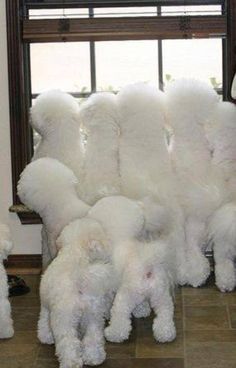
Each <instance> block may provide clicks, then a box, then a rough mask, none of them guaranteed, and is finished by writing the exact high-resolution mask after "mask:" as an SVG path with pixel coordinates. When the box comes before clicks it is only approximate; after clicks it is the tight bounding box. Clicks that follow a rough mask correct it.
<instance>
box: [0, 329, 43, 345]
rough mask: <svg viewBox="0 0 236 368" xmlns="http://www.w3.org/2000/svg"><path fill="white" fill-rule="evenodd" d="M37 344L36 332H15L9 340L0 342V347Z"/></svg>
mask: <svg viewBox="0 0 236 368" xmlns="http://www.w3.org/2000/svg"><path fill="white" fill-rule="evenodd" d="M15 344H39V340H38V338H37V331H36V330H35V331H30V330H29V331H16V330H15V333H14V336H13V337H12V338H11V339H3V340H0V345H15Z"/></svg>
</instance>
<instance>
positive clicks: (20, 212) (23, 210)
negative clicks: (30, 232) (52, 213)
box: [9, 204, 42, 225]
mask: <svg viewBox="0 0 236 368" xmlns="http://www.w3.org/2000/svg"><path fill="white" fill-rule="evenodd" d="M9 212H11V213H16V214H17V216H18V217H19V219H20V222H21V223H22V224H23V225H33V224H42V220H41V218H40V216H39V215H38V214H37V213H36V212H33V211H31V210H30V209H29V208H27V207H26V206H25V205H23V204H15V205H12V206H11V207H10V208H9Z"/></svg>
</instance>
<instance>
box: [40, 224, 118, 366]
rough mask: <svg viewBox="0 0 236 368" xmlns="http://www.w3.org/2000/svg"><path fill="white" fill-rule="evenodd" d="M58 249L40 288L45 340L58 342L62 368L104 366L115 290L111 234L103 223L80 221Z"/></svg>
mask: <svg viewBox="0 0 236 368" xmlns="http://www.w3.org/2000/svg"><path fill="white" fill-rule="evenodd" d="M57 244H58V247H59V248H60V250H59V252H58V255H57V257H56V258H55V259H54V260H53V261H52V263H51V264H50V265H49V266H48V268H47V270H46V272H45V273H44V275H43V277H42V281H41V284H40V300H41V311H40V319H39V322H38V337H39V340H40V341H41V342H42V343H46V344H52V343H54V342H55V346H56V355H57V356H58V359H59V362H60V367H61V368H80V367H82V366H83V364H89V365H97V364H101V363H102V362H103V361H104V360H105V357H106V353H105V350H104V321H105V317H106V315H107V313H108V312H109V309H110V305H111V301H112V290H114V280H113V275H114V273H113V272H112V266H111V263H109V257H110V247H109V243H108V240H107V237H106V234H105V232H104V230H103V229H102V226H101V225H100V224H99V223H98V222H97V221H95V220H92V219H89V218H84V219H79V220H75V221H74V222H72V223H70V224H69V225H67V226H66V227H65V228H64V230H63V231H62V233H61V235H60V236H59V238H58V240H57Z"/></svg>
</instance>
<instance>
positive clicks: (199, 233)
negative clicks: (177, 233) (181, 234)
mask: <svg viewBox="0 0 236 368" xmlns="http://www.w3.org/2000/svg"><path fill="white" fill-rule="evenodd" d="M205 228H206V226H205V223H204V222H202V221H200V220H198V219H197V218H195V217H193V216H191V217H189V218H188V219H187V220H186V226H185V232H186V242H187V247H188V249H187V258H188V283H189V284H190V285H192V286H194V287H198V286H200V285H202V284H203V283H204V282H205V281H206V280H207V278H208V276H209V274H210V264H209V262H208V260H207V258H206V257H205V256H204V254H203V244H204V240H205V234H206V229H205Z"/></svg>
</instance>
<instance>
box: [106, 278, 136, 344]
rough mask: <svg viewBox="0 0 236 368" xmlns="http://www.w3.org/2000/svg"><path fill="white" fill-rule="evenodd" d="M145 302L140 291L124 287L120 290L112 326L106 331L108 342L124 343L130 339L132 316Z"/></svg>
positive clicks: (115, 301) (111, 322)
mask: <svg viewBox="0 0 236 368" xmlns="http://www.w3.org/2000/svg"><path fill="white" fill-rule="evenodd" d="M142 302H143V297H142V296H141V295H139V293H138V290H133V289H131V288H128V287H127V286H126V285H122V286H121V287H120V289H119V290H118V292H117V294H116V297H115V300H114V303H113V307H112V309H111V320H110V325H109V326H108V327H107V328H106V329H105V336H106V339H107V340H108V341H111V342H122V341H124V340H127V339H128V338H129V334H130V331H131V329H132V326H131V314H132V311H133V310H134V308H135V307H136V306H137V305H138V304H140V303H142Z"/></svg>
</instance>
